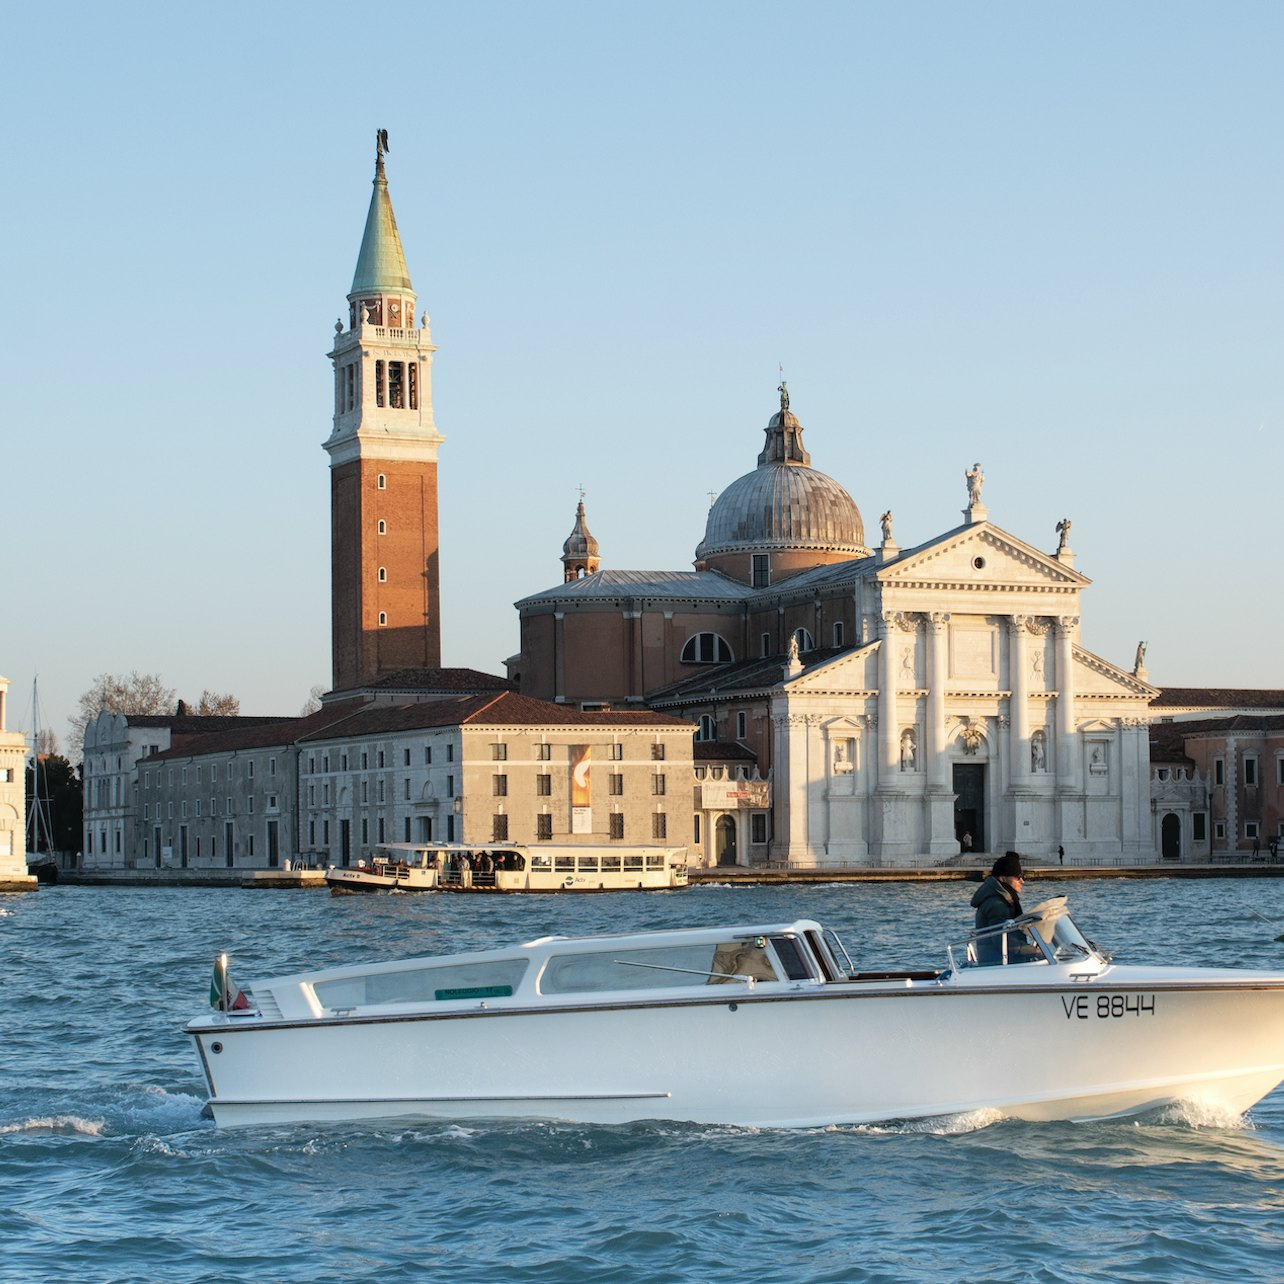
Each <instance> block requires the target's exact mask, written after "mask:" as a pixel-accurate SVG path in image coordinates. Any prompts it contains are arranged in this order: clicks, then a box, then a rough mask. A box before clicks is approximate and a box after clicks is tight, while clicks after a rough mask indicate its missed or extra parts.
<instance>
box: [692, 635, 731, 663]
mask: <svg viewBox="0 0 1284 1284" xmlns="http://www.w3.org/2000/svg"><path fill="white" fill-rule="evenodd" d="M735 658H736V657H735V656H734V655H732V653H731V647H730V646H728V645H727V640H726V638H724V637H723V636H722V635H721V634H719V633H693V634H692V635H691V636H690V637H689V638H687V643H686V646H684V647H683V648H682V663H683V664H730V663H731V661H732V660H734V659H735Z"/></svg>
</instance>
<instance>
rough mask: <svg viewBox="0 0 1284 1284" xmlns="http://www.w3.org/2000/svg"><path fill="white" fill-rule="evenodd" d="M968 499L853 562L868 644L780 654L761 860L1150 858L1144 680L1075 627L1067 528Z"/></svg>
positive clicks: (1082, 581) (1076, 586) (1077, 582)
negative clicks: (1016, 527) (1049, 549)
mask: <svg viewBox="0 0 1284 1284" xmlns="http://www.w3.org/2000/svg"><path fill="white" fill-rule="evenodd" d="M982 512H983V510H982ZM968 516H969V518H970V520H969V522H968V524H967V525H965V526H963V527H961V528H957V529H955V530H953V531H950V532H948V533H947V534H945V535H943V536H941V537H940V538H939V539H937V540H934V541H931V542H929V543H927V544H925V545H922V546H921V547H919V548H917V549H914V550H912V551H910V552H908V553H906V554H901V555H899V556H897V557H895V558H893V559H892V560H890V561H885V562H883V563H882V564H880V565H878V566H876V567H874V568H872V569H871V570H870V571H868V572H867V573H866V574H865V575H863V576H861V578H862V579H863V580H864V581H865V582H864V583H863V584H861V585H860V586H859V589H858V598H859V599H860V600H861V601H862V602H863V603H864V604H865V605H866V606H867V607H868V608H869V609H867V610H866V611H865V617H864V620H863V636H864V638H865V641H864V643H863V645H861V646H859V647H857V648H856V649H855V650H853V651H850V652H847V653H844V654H841V655H838V656H836V657H834V658H833V659H831V660H829V661H827V662H825V663H822V664H820V665H813V666H811V667H809V668H807V669H806V670H801V669H798V670H797V671H792V672H791V671H790V669H789V668H788V667H787V668H786V673H785V679H784V681H783V683H782V684H781V685H780V686H779V687H777V688H776V690H775V692H774V693H773V695H772V699H771V717H772V722H773V726H774V731H775V746H774V753H773V759H774V762H775V781H774V791H773V792H774V801H775V833H774V841H773V844H772V852H771V857H772V859H773V860H774V861H787V862H788V863H789V864H791V865H799V866H824V865H843V864H875V865H877V864H886V865H896V864H898V863H904V862H906V861H914V860H921V859H924V858H930V859H932V860H933V861H937V862H939V861H941V860H944V859H947V858H949V857H950V856H952V855H960V856H962V855H965V854H967V853H969V852H970V853H981V852H1001V851H1004V850H1006V849H1009V848H1014V849H1016V850H1018V851H1021V852H1022V853H1025V854H1027V855H1029V856H1031V857H1033V858H1035V859H1040V860H1052V861H1053V862H1055V861H1056V860H1057V849H1058V847H1063V848H1064V849H1065V854H1066V860H1067V862H1073V861H1074V860H1075V859H1076V858H1088V857H1091V858H1092V859H1105V860H1111V859H1122V860H1135V861H1149V860H1153V859H1154V858H1155V847H1154V839H1153V837H1152V834H1151V819H1150V809H1149V777H1150V771H1149V744H1148V735H1147V726H1148V722H1149V716H1148V708H1147V706H1148V704H1149V701H1150V700H1151V698H1153V696H1154V695H1155V694H1156V692H1155V689H1154V688H1153V687H1150V686H1149V685H1147V684H1146V683H1145V682H1143V681H1141V680H1140V679H1139V678H1138V677H1135V676H1134V675H1132V674H1130V673H1128V672H1126V671H1125V670H1123V669H1121V668H1119V667H1117V666H1115V665H1112V664H1110V663H1108V662H1107V661H1105V660H1102V659H1100V658H1099V657H1097V656H1095V655H1093V654H1092V653H1091V652H1089V651H1087V650H1085V649H1084V648H1083V647H1082V646H1081V645H1080V644H1079V597H1080V592H1081V590H1082V589H1083V588H1084V587H1085V586H1086V585H1087V584H1088V583H1089V582H1090V581H1088V580H1087V578H1086V577H1084V576H1082V575H1080V574H1079V573H1078V572H1077V571H1075V570H1074V568H1073V554H1072V553H1071V552H1070V550H1069V549H1068V548H1067V547H1065V546H1064V542H1063V546H1062V548H1061V549H1059V550H1058V552H1057V553H1053V554H1045V553H1041V552H1039V551H1038V550H1036V549H1034V548H1032V547H1030V546H1029V545H1027V544H1024V543H1023V542H1021V541H1020V540H1018V539H1016V538H1015V537H1013V536H1011V535H1008V534H1007V533H1006V532H1004V531H1002V530H1000V529H998V528H997V527H994V526H992V525H990V524H989V522H988V521H986V520H985V518H984V516H983V515H981V514H980V513H978V512H976V511H975V510H973V511H970V512H969V514H968ZM965 836H966V837H965Z"/></svg>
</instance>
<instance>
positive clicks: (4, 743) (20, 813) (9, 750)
mask: <svg viewBox="0 0 1284 1284" xmlns="http://www.w3.org/2000/svg"><path fill="white" fill-rule="evenodd" d="M8 703H9V681H8V679H7V678H0V883H4V884H10V883H15V882H16V883H26V882H28V881H30V882H34V881H35V880H34V879H29V877H28V874H27V837H26V828H27V804H26V787H27V742H26V740H25V739H24V738H23V736H22V734H21V732H17V731H9V730H7V722H6V718H7V717H8Z"/></svg>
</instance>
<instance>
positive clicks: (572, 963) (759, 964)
mask: <svg viewBox="0 0 1284 1284" xmlns="http://www.w3.org/2000/svg"><path fill="white" fill-rule="evenodd" d="M745 978H752V979H754V980H756V981H775V980H778V979H779V978H778V977H777V975H776V970H775V968H774V967H773V965H772V962H771V959H770V957H769V956H768V953H767V950H766V943H765V942H764V941H763V938H762V937H752V938H750V939H749V940H730V941H723V942H713V941H710V942H707V943H705V944H702V945H669V946H662V947H657V948H654V949H645V950H621V949H613V950H605V951H600V952H598V951H595V952H593V953H591V954H586V953H576V954H555V955H553V956H552V958H550V959H549V961H548V964H547V965H546V967H545V968H544V974H543V976H542V977H541V978H540V983H539V988H540V992H541V993H543V994H582V993H600V992H601V991H603V990H662V989H673V988H675V987H678V986H693V985H700V984H705V985H728V984H732V983H734V982H735V981H738V980H742V979H745Z"/></svg>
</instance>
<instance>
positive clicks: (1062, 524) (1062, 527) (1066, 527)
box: [1057, 517, 1070, 552]
mask: <svg viewBox="0 0 1284 1284" xmlns="http://www.w3.org/2000/svg"><path fill="white" fill-rule="evenodd" d="M1057 534H1058V535H1060V536H1061V543H1059V544H1058V545H1057V552H1060V551H1061V550H1062V549H1063V548H1068V547H1069V545H1070V519H1069V518H1068V517H1063V518H1062V519H1061V520H1060V521H1059V522H1058V523H1057Z"/></svg>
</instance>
